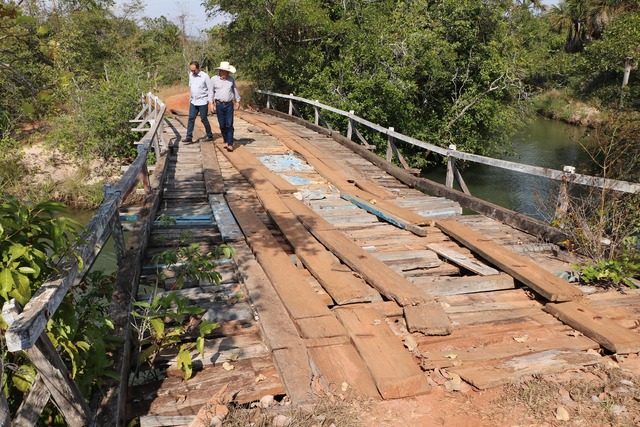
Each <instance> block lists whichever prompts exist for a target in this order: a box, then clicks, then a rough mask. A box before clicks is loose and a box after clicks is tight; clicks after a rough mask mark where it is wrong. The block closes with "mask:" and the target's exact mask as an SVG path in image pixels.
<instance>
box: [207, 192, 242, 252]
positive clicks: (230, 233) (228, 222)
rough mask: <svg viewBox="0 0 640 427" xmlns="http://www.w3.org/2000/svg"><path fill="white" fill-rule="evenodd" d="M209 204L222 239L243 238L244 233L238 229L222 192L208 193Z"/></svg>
mask: <svg viewBox="0 0 640 427" xmlns="http://www.w3.org/2000/svg"><path fill="white" fill-rule="evenodd" d="M209 204H210V205H211V209H212V210H213V217H214V219H215V221H216V225H217V226H218V229H219V230H220V234H221V235H222V239H223V240H224V241H225V242H233V241H236V240H242V239H244V234H242V230H240V227H239V226H238V223H237V222H236V220H235V218H234V217H233V214H232V213H231V210H230V209H229V206H228V205H227V201H226V200H225V198H224V196H223V195H222V194H209Z"/></svg>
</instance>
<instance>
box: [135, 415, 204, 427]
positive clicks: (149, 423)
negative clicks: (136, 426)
mask: <svg viewBox="0 0 640 427" xmlns="http://www.w3.org/2000/svg"><path fill="white" fill-rule="evenodd" d="M195 417H196V416H195V415H164V416H162V415H145V416H143V417H140V427H175V426H188V425H189V424H190V423H191V421H193V420H194V419H195Z"/></svg>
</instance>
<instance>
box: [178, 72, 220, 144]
mask: <svg viewBox="0 0 640 427" xmlns="http://www.w3.org/2000/svg"><path fill="white" fill-rule="evenodd" d="M189 69H190V72H189V122H188V123H187V137H186V138H185V139H184V140H183V141H182V142H184V143H185V144H191V143H192V142H193V126H194V125H195V123H196V117H197V116H198V114H200V120H202V124H203V125H204V129H205V131H206V132H207V136H205V138H204V141H213V133H212V132H211V125H210V124H209V120H208V119H207V114H208V112H209V109H210V108H211V109H213V91H212V89H213V88H212V87H211V79H210V78H209V75H208V74H207V73H205V72H204V71H201V70H200V64H199V63H198V61H191V63H190V64H189Z"/></svg>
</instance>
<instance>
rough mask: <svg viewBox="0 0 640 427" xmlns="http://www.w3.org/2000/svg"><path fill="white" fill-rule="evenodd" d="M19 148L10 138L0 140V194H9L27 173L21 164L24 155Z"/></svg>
mask: <svg viewBox="0 0 640 427" xmlns="http://www.w3.org/2000/svg"><path fill="white" fill-rule="evenodd" d="M19 147H20V144H18V141H16V140H15V139H13V138H11V137H4V138H0V193H1V194H7V193H9V192H11V191H12V190H13V189H14V188H15V187H16V186H17V185H18V184H19V183H20V180H21V179H22V178H23V177H24V176H26V174H27V172H28V171H27V168H26V166H25V165H24V163H23V157H24V153H23V152H22V151H21V150H20V149H19Z"/></svg>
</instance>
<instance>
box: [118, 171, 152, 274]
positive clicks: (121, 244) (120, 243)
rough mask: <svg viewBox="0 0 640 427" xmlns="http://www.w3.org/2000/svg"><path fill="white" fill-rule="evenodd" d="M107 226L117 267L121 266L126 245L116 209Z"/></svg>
mask: <svg viewBox="0 0 640 427" xmlns="http://www.w3.org/2000/svg"><path fill="white" fill-rule="evenodd" d="M147 179H148V178H147ZM109 227H110V228H111V237H112V238H113V243H114V248H115V252H116V263H117V264H118V267H122V265H124V260H125V253H126V252H127V246H126V243H125V240H124V232H123V231H122V223H121V222H120V214H119V213H118V211H116V212H115V213H114V214H113V217H111V221H109Z"/></svg>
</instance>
